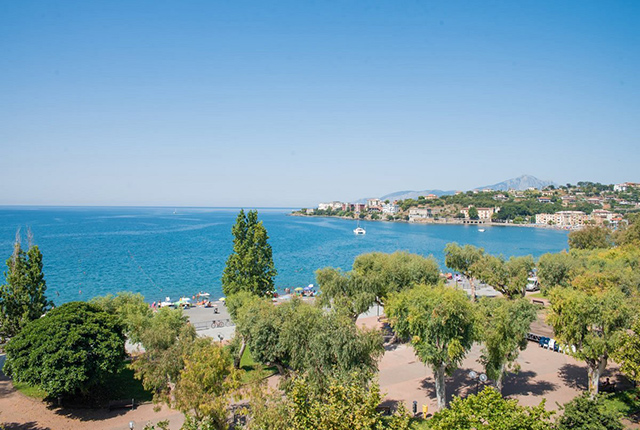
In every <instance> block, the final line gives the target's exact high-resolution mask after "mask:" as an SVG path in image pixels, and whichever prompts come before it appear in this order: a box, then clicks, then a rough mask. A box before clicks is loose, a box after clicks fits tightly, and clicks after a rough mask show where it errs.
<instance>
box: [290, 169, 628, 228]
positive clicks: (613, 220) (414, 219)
mask: <svg viewBox="0 0 640 430" xmlns="http://www.w3.org/2000/svg"><path fill="white" fill-rule="evenodd" d="M638 210H640V183H635V182H624V183H621V184H601V183H597V182H587V181H581V182H578V183H577V184H575V185H572V184H566V185H560V186H559V185H557V184H555V183H554V182H551V181H542V180H540V179H538V178H535V177H533V176H530V175H523V176H520V177H518V178H513V179H509V180H506V181H503V182H499V183H497V184H494V185H489V186H485V187H479V188H477V189H473V190H469V191H442V190H423V191H398V192H395V193H391V194H387V195H384V196H381V197H378V198H367V199H361V200H359V201H357V202H355V203H350V202H340V201H332V202H327V203H319V204H318V206H317V207H315V208H302V209H300V210H297V211H294V212H293V213H292V215H297V216H329V217H338V218H345V219H361V220H371V221H395V222H411V223H433V224H436V223H437V224H497V225H520V226H535V227H546V228H561V229H577V228H581V227H583V226H585V225H604V226H608V227H611V228H614V229H615V228H617V226H618V224H619V223H620V222H623V221H624V216H625V214H626V213H628V212H633V211H638Z"/></svg>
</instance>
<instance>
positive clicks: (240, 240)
mask: <svg viewBox="0 0 640 430" xmlns="http://www.w3.org/2000/svg"><path fill="white" fill-rule="evenodd" d="M231 232H232V233H233V236H234V239H233V253H232V254H231V255H230V256H229V258H228V259H227V265H226V266H225V268H224V271H223V273H222V290H223V291H224V293H225V295H227V296H230V295H232V294H235V293H237V292H239V291H249V292H251V293H253V294H255V295H258V296H264V295H266V294H267V292H268V291H272V290H273V289H274V281H273V280H274V278H275V276H276V273H277V272H276V270H275V268H274V265H273V253H272V250H271V245H269V243H268V242H267V240H268V239H269V236H268V235H267V229H266V228H265V227H264V225H263V224H262V221H258V211H249V212H248V213H247V214H246V215H245V213H244V210H240V213H239V214H238V218H237V219H236V223H235V225H234V226H233V228H232V229H231Z"/></svg>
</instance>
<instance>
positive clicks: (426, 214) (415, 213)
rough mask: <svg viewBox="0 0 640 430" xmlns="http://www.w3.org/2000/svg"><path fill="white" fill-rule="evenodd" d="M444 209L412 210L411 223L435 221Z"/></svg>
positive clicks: (410, 214)
mask: <svg viewBox="0 0 640 430" xmlns="http://www.w3.org/2000/svg"><path fill="white" fill-rule="evenodd" d="M441 211H442V208H416V207H413V208H410V209H409V222H419V221H424V220H428V219H433V218H435V217H436V216H438V215H439V214H440V212H441Z"/></svg>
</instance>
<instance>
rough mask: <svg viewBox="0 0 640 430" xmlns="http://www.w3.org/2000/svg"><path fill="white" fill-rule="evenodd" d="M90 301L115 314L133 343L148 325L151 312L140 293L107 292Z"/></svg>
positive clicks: (137, 340) (138, 340)
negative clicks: (114, 293)
mask: <svg viewBox="0 0 640 430" xmlns="http://www.w3.org/2000/svg"><path fill="white" fill-rule="evenodd" d="M90 303H92V304H94V305H96V306H98V307H100V308H101V309H102V310H104V311H105V312H107V313H108V314H111V315H115V316H116V317H117V318H118V321H119V322H120V324H121V325H122V326H123V327H124V329H125V334H126V335H127V337H128V338H129V340H130V341H131V342H133V343H138V342H140V335H141V334H142V332H143V330H144V329H145V328H146V327H148V325H149V320H150V319H151V318H152V315H153V314H152V312H151V309H150V308H149V305H148V304H147V303H146V302H145V301H144V296H143V295H142V294H140V293H137V294H134V293H132V292H129V291H121V292H119V293H117V294H116V295H113V294H107V295H106V296H103V297H95V298H93V299H91V301H90Z"/></svg>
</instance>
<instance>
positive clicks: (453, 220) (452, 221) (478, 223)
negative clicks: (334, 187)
mask: <svg viewBox="0 0 640 430" xmlns="http://www.w3.org/2000/svg"><path fill="white" fill-rule="evenodd" d="M288 216H297V217H303V218H337V219H344V220H349V221H358V218H352V217H347V216H338V215H306V214H302V213H299V212H292V213H290V214H288ZM360 221H370V222H393V223H405V224H415V225H469V226H488V227H527V228H542V229H547V230H560V231H573V230H578V229H576V228H567V227H562V226H557V225H546V224H531V223H527V224H514V223H505V222H492V221H488V222H486V221H479V220H476V221H473V222H468V221H467V222H465V221H462V220H460V219H456V218H443V219H439V220H428V221H413V222H410V221H408V220H404V219H394V220H387V219H367V218H364V219H360Z"/></svg>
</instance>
